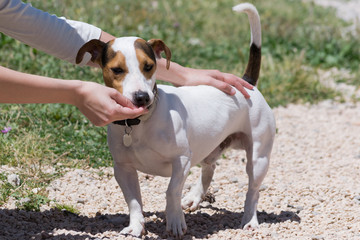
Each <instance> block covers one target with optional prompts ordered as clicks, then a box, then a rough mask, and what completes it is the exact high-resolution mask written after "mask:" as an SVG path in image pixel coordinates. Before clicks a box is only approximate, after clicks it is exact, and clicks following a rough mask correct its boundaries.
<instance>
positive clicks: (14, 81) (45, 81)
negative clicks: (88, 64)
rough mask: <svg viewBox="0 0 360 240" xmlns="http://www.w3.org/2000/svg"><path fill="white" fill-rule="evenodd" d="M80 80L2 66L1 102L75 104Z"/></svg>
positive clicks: (0, 78)
mask: <svg viewBox="0 0 360 240" xmlns="http://www.w3.org/2000/svg"><path fill="white" fill-rule="evenodd" d="M80 84H81V82H80V81H72V80H61V79H55V78H49V77H42V76H36V75H31V74H26V73H21V72H17V71H13V70H10V69H7V68H5V67H1V66H0V86H1V87H0V103H67V104H75V101H76V99H75V90H76V89H77V88H78V87H79V86H80Z"/></svg>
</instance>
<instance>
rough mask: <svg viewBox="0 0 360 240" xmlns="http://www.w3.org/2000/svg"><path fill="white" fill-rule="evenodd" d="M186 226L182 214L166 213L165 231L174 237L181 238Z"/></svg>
mask: <svg viewBox="0 0 360 240" xmlns="http://www.w3.org/2000/svg"><path fill="white" fill-rule="evenodd" d="M186 230H187V226H186V223H185V217H184V214H183V213H182V212H181V213H180V214H167V216H166V231H167V232H169V233H170V234H172V235H173V236H174V237H175V238H177V239H178V238H182V237H183V236H184V234H185V233H186Z"/></svg>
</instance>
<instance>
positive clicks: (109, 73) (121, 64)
mask: <svg viewBox="0 0 360 240" xmlns="http://www.w3.org/2000/svg"><path fill="white" fill-rule="evenodd" d="M104 55H105V54H104ZM106 55H107V56H108V58H107V60H106V65H104V66H103V78H104V81H105V85H106V86H108V87H112V88H115V89H116V90H118V91H119V92H120V93H122V92H123V81H124V78H125V76H126V74H127V73H128V72H129V70H128V68H127V66H126V59H125V56H124V55H123V54H122V53H121V52H114V51H113V50H112V48H110V47H109V48H108V49H107V51H106ZM119 70H121V72H118V71H119Z"/></svg>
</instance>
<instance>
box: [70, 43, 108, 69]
mask: <svg viewBox="0 0 360 240" xmlns="http://www.w3.org/2000/svg"><path fill="white" fill-rule="evenodd" d="M105 46H106V43H104V42H102V41H100V40H97V39H93V40H90V41H89V42H87V43H85V44H84V45H83V46H82V47H81V48H80V49H79V51H78V53H77V56H76V64H79V63H80V62H81V61H82V60H83V58H84V55H85V53H87V52H88V53H90V54H91V61H92V62H94V63H97V64H99V65H100V66H101V62H100V57H101V53H102V51H103V49H104V47H105Z"/></svg>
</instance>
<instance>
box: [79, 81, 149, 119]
mask: <svg viewBox="0 0 360 240" xmlns="http://www.w3.org/2000/svg"><path fill="white" fill-rule="evenodd" d="M75 105H76V107H77V108H78V109H79V110H80V111H81V112H82V113H83V114H84V115H85V117H87V118H88V119H89V120H90V121H91V122H92V123H93V124H94V125H96V126H105V125H107V124H109V123H111V122H113V121H116V120H124V119H129V118H136V117H138V116H140V115H142V114H145V113H147V109H144V108H142V107H140V108H137V107H135V106H134V105H133V104H132V102H131V101H130V100H129V99H127V98H126V97H124V96H123V95H122V94H121V93H120V92H118V91H117V90H115V89H113V88H109V87H106V86H103V85H100V84H98V83H93V82H82V83H81V86H80V87H79V88H78V89H77V96H76V101H75Z"/></svg>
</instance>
